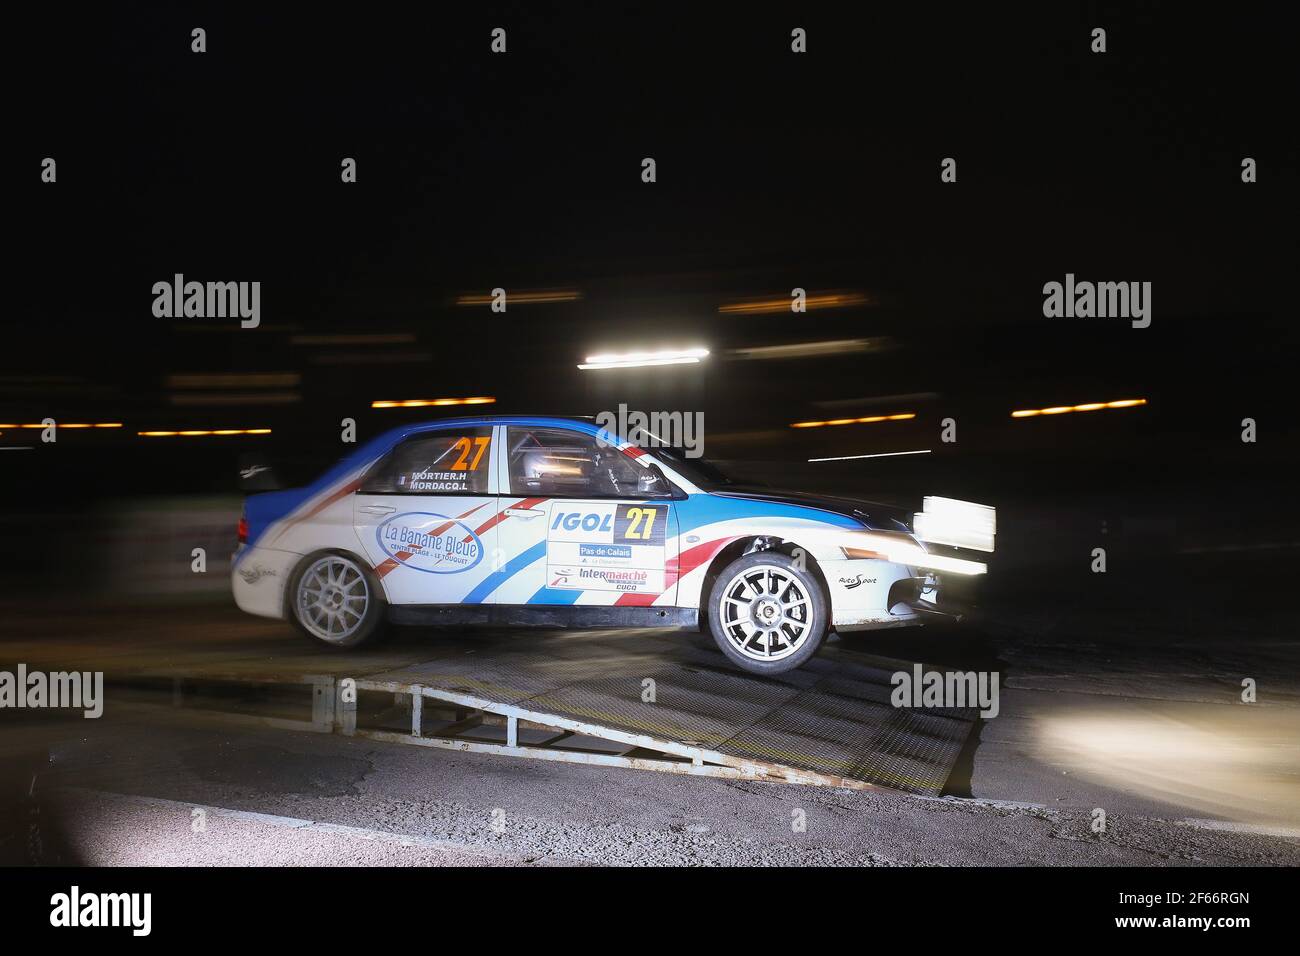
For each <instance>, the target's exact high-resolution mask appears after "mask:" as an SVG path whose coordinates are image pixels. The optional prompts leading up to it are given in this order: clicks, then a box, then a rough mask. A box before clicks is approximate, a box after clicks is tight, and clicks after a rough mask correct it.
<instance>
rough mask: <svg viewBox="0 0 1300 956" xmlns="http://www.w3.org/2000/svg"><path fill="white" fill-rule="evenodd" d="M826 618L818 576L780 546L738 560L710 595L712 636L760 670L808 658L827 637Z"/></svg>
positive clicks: (777, 669)
mask: <svg viewBox="0 0 1300 956" xmlns="http://www.w3.org/2000/svg"><path fill="white" fill-rule="evenodd" d="M827 617H828V615H827V601H826V595H825V594H824V593H823V592H822V588H821V584H820V582H818V580H817V578H816V576H815V575H813V574H812V573H811V572H809V571H808V570H807V569H805V568H801V567H800V566H799V565H798V564H796V563H795V562H794V561H793V560H791V559H790V558H789V557H787V556H786V555H784V554H781V553H780V552H778V551H760V552H756V553H754V554H747V555H745V556H744V557H742V558H739V559H737V560H735V561H733V562H732V563H731V564H729V565H728V566H727V567H726V568H724V569H723V571H722V573H721V574H720V575H718V579H717V581H715V582H714V585H713V590H712V592H711V594H710V595H709V627H710V629H711V630H712V631H713V639H714V640H715V641H717V642H718V647H719V648H721V649H722V653H724V654H726V655H727V657H728V658H730V659H731V661H732V662H733V663H735V664H737V665H739V666H740V667H742V668H744V669H745V670H747V671H751V672H753V673H755V674H780V673H783V672H785V671H788V670H793V669H794V668H796V667H799V666H800V665H801V664H803V663H804V662H805V661H807V660H808V659H809V658H810V657H812V656H813V655H814V654H815V653H817V649H818V648H819V647H820V646H821V643H822V640H823V638H825V636H826V628H827Z"/></svg>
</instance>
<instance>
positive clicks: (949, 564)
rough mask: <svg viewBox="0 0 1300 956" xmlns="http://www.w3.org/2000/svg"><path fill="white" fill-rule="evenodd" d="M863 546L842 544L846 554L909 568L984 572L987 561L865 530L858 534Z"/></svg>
mask: <svg viewBox="0 0 1300 956" xmlns="http://www.w3.org/2000/svg"><path fill="white" fill-rule="evenodd" d="M859 540H861V542H862V543H863V545H864V546H865V547H861V548H853V547H847V546H846V547H842V548H840V550H841V551H843V552H844V556H845V557H846V558H865V559H874V560H877V561H889V562H891V563H893V564H905V565H907V566H908V567H912V568H929V569H931V570H934V571H946V572H948V573H950V574H985V573H986V572H987V571H988V565H986V564H985V563H984V562H982V561H968V560H967V559H965V558H950V557H948V556H947V555H942V554H930V552H928V551H926V550H925V549H924V548H923V547H921V546H920V545H919V544H911V543H909V542H906V541H902V540H900V539H899V538H898V537H895V536H893V535H883V534H871V533H870V532H866V533H865V534H863V535H861V536H860V537H859Z"/></svg>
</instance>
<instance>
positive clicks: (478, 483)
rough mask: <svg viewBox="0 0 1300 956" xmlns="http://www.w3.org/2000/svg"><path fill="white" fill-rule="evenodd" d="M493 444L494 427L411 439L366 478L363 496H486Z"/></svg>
mask: <svg viewBox="0 0 1300 956" xmlns="http://www.w3.org/2000/svg"><path fill="white" fill-rule="evenodd" d="M491 443H492V429H491V427H486V428H466V429H462V430H460V431H445V432H437V433H434V434H429V435H416V436H415V437H414V438H408V439H407V440H406V441H404V442H402V444H400V445H398V446H397V447H396V448H394V449H393V450H392V451H391V452H389V453H388V457H386V458H384V459H383V460H382V461H380V462H379V463H378V464H377V465H376V466H375V467H374V468H373V469H372V470H371V471H370V473H369V474H368V475H366V478H365V480H364V481H363V482H362V483H361V494H363V495H485V494H487V490H488V463H489V462H490V461H491V458H492V455H491V448H490V445H491Z"/></svg>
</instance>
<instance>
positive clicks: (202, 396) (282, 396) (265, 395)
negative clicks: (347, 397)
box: [167, 392, 302, 406]
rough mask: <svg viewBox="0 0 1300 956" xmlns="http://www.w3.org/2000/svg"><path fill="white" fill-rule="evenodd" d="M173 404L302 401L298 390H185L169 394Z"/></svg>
mask: <svg viewBox="0 0 1300 956" xmlns="http://www.w3.org/2000/svg"><path fill="white" fill-rule="evenodd" d="M167 401H168V402H170V403H171V404H172V405H184V406H194V405H292V404H293V403H295V402H301V401H302V396H301V395H300V394H298V393H297V392H184V393H182V394H179V395H169V396H168V397H167Z"/></svg>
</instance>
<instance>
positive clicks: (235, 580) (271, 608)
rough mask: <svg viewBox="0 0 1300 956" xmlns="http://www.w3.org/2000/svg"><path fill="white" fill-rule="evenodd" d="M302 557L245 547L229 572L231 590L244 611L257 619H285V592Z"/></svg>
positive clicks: (285, 552) (238, 553)
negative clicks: (254, 615) (290, 577)
mask: <svg viewBox="0 0 1300 956" xmlns="http://www.w3.org/2000/svg"><path fill="white" fill-rule="evenodd" d="M300 558H301V556H300V555H297V554H293V553H291V552H289V551H275V550H272V549H271V548H248V547H245V548H242V549H241V550H240V551H239V552H237V553H236V555H235V560H234V562H233V564H234V569H233V570H232V571H231V572H230V589H231V591H232V592H233V593H234V596H235V603H236V604H237V605H239V609H240V610H241V611H245V612H247V613H249V614H256V615H257V616H258V617H275V618H281V619H283V618H284V616H285V599H284V596H285V589H286V588H287V587H288V586H289V575H290V574H292V573H293V568H294V565H296V564H297V563H298V561H299V560H300Z"/></svg>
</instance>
